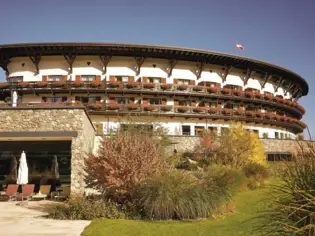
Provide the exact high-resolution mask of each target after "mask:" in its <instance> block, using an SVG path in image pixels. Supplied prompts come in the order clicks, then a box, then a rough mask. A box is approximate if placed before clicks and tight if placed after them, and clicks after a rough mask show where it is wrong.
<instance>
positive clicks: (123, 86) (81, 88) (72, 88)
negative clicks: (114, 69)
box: [0, 81, 305, 117]
mask: <svg viewBox="0 0 315 236" xmlns="http://www.w3.org/2000/svg"><path fill="white" fill-rule="evenodd" d="M0 90H2V91H10V90H17V91H19V92H21V93H24V94H32V93H35V94H39V93H68V92H71V93H72V94H74V93H82V92H88V93H102V94H103V93H104V92H108V93H117V92H119V93H133V94H135V93H136V94H138V93H141V94H151V95H152V94H156V93H157V92H158V93H159V94H160V95H172V96H174V95H178V96H187V95H189V96H191V97H194V96H195V97H198V96H199V97H200V96H202V97H206V98H214V99H225V100H231V99H232V100H235V101H244V102H249V103H254V104H259V105H261V104H262V105H270V106H274V107H277V108H284V109H287V110H289V111H291V112H294V113H295V114H297V115H298V116H299V117H301V116H302V115H303V114H304V113H305V109H304V108H303V107H302V106H301V105H299V104H297V103H296V102H292V101H291V100H286V99H283V98H280V97H273V96H272V95H270V94H261V93H259V92H250V91H245V92H243V91H241V90H237V91H235V90H232V89H229V88H223V89H220V88H217V87H204V86H200V85H186V84H185V85H184V84H182V85H179V84H156V83H140V82H127V83H123V82H117V81H112V82H111V81H110V82H104V81H103V82H98V81H91V82H83V81H56V82H14V83H0Z"/></svg>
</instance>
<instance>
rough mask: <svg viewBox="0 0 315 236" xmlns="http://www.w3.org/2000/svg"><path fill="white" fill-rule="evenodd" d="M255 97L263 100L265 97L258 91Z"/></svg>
mask: <svg viewBox="0 0 315 236" xmlns="http://www.w3.org/2000/svg"><path fill="white" fill-rule="evenodd" d="M255 97H256V98H259V99H261V98H262V97H263V95H262V94H261V93H260V91H256V92H255Z"/></svg>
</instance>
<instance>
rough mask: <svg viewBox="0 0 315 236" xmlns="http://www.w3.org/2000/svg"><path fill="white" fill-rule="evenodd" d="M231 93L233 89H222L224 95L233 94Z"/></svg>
mask: <svg viewBox="0 0 315 236" xmlns="http://www.w3.org/2000/svg"><path fill="white" fill-rule="evenodd" d="M231 92H232V89H230V88H223V89H222V93H223V94H231Z"/></svg>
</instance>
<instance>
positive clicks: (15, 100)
mask: <svg viewBox="0 0 315 236" xmlns="http://www.w3.org/2000/svg"><path fill="white" fill-rule="evenodd" d="M17 99H18V96H17V93H16V91H14V92H13V95H12V107H16V104H17Z"/></svg>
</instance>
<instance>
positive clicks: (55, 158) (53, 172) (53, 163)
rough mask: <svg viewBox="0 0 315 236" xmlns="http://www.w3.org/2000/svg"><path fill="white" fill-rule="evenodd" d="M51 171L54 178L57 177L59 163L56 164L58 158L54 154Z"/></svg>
mask: <svg viewBox="0 0 315 236" xmlns="http://www.w3.org/2000/svg"><path fill="white" fill-rule="evenodd" d="M51 172H52V174H53V176H54V178H55V179H59V165H58V158H57V156H56V155H55V156H54V157H53V160H52V165H51Z"/></svg>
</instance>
